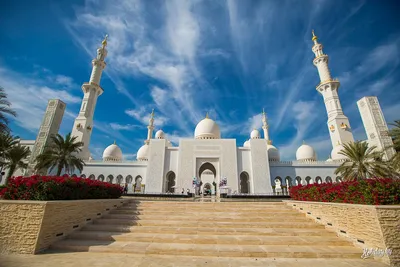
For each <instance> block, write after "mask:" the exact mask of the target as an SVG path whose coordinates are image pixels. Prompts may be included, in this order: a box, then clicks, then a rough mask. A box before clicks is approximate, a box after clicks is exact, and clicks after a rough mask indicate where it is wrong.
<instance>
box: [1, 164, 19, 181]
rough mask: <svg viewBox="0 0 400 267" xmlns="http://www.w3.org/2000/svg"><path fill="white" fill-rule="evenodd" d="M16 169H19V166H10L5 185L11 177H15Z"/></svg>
mask: <svg viewBox="0 0 400 267" xmlns="http://www.w3.org/2000/svg"><path fill="white" fill-rule="evenodd" d="M16 167H17V166H16V165H14V164H13V165H10V169H9V170H8V173H7V176H6V180H5V181H4V184H7V183H8V179H9V178H10V177H11V176H13V174H14V172H15V168H16Z"/></svg>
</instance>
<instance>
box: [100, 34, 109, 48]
mask: <svg viewBox="0 0 400 267" xmlns="http://www.w3.org/2000/svg"><path fill="white" fill-rule="evenodd" d="M107 39H108V34H106V36H104V40H103V42H101V44H102V45H103V46H107Z"/></svg>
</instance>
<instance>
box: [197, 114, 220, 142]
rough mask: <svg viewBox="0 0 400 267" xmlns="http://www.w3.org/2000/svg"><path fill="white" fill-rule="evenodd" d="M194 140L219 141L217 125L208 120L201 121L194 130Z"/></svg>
mask: <svg viewBox="0 0 400 267" xmlns="http://www.w3.org/2000/svg"><path fill="white" fill-rule="evenodd" d="M194 138H196V139H220V138H221V132H220V130H219V126H218V124H217V123H216V122H215V121H213V120H212V119H210V118H208V115H207V117H206V118H205V119H203V120H201V121H200V122H199V123H198V124H197V126H196V129H195V130H194Z"/></svg>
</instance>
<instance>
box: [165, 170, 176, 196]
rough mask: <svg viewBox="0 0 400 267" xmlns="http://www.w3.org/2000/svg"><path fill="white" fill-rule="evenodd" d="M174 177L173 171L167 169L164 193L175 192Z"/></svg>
mask: <svg viewBox="0 0 400 267" xmlns="http://www.w3.org/2000/svg"><path fill="white" fill-rule="evenodd" d="M175 178H176V175H175V173H174V172H173V171H169V172H168V173H167V175H166V185H167V186H166V187H165V191H166V193H167V192H169V193H174V192H175V187H174V186H175Z"/></svg>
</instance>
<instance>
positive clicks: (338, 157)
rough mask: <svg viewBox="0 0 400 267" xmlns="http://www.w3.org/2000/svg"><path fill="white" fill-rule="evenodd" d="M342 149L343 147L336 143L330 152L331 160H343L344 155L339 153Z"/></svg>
mask: <svg viewBox="0 0 400 267" xmlns="http://www.w3.org/2000/svg"><path fill="white" fill-rule="evenodd" d="M343 149H344V147H343V146H342V145H340V144H338V145H336V146H335V147H334V148H333V149H332V152H331V157H332V160H345V159H346V156H345V155H342V154H340V153H339V152H340V151H341V150H343Z"/></svg>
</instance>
